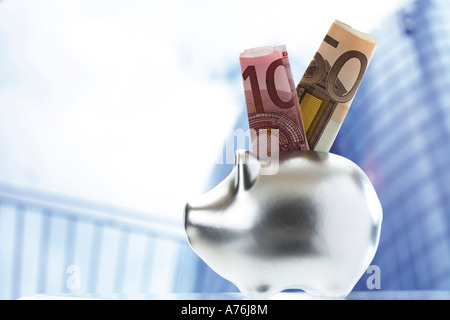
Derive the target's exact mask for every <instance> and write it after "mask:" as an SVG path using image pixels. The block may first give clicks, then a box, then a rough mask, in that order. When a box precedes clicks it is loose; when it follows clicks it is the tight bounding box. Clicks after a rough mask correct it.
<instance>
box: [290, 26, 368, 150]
mask: <svg viewBox="0 0 450 320" xmlns="http://www.w3.org/2000/svg"><path fill="white" fill-rule="evenodd" d="M376 43H377V38H375V37H373V36H371V35H368V34H365V33H363V32H360V31H357V30H355V29H353V28H351V27H350V26H348V25H346V24H344V23H342V22H340V21H337V20H336V21H334V23H333V24H332V25H331V28H330V30H329V31H328V33H327V35H326V36H325V38H324V39H323V42H322V44H321V45H320V47H319V50H317V52H316V54H315V56H314V59H313V60H312V61H311V63H310V65H309V67H308V69H307V70H306V72H305V74H304V76H303V78H302V79H301V80H300V83H299V84H298V86H297V95H298V98H299V101H300V109H301V112H302V119H303V125H304V127H305V131H306V137H307V140H308V143H309V147H310V148H311V150H315V151H324V152H328V151H329V150H330V148H331V146H332V144H333V142H334V140H335V138H336V136H337V134H338V132H339V129H340V128H341V125H342V123H343V121H344V119H345V116H346V114H347V112H348V110H349V108H350V105H351V103H352V101H353V98H354V96H355V94H356V91H357V90H358V88H359V85H360V83H361V80H362V78H363V76H364V74H365V72H366V69H367V66H368V65H369V62H370V60H371V59H372V55H373V53H374V50H375V47H376Z"/></svg>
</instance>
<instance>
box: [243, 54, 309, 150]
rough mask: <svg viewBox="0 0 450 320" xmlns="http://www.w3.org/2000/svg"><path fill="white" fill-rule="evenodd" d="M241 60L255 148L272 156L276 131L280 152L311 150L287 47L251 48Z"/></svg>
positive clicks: (277, 145)
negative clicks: (304, 127)
mask: <svg viewBox="0 0 450 320" xmlns="http://www.w3.org/2000/svg"><path fill="white" fill-rule="evenodd" d="M239 60H240V63H241V71H242V78H243V81H244V92H245V100H246V102H247V113H248V122H249V127H250V133H251V140H252V146H253V151H254V152H255V153H257V154H258V155H260V154H267V155H270V153H271V151H272V150H271V146H272V145H273V141H274V134H276V135H277V136H276V137H275V141H276V144H275V146H276V147H277V148H278V151H289V150H309V147H308V142H307V141H306V134H305V130H304V129H303V122H302V115H301V111H300V105H299V101H298V97H297V94H296V90H295V82H294V79H293V77H292V71H291V68H290V64H289V58H288V54H287V51H286V47H285V46H277V47H272V46H268V47H258V48H253V49H248V50H245V51H244V52H242V53H241V54H240V58H239ZM262 149H264V150H262ZM266 149H267V150H266Z"/></svg>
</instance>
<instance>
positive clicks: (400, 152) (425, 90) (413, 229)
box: [208, 0, 450, 290]
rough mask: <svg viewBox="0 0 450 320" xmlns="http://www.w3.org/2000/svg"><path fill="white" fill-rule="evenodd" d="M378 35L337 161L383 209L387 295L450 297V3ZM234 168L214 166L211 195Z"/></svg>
mask: <svg viewBox="0 0 450 320" xmlns="http://www.w3.org/2000/svg"><path fill="white" fill-rule="evenodd" d="M371 34H373V35H375V36H377V38H378V46H377V49H376V51H375V54H374V57H373V59H372V61H371V64H370V65H369V67H368V70H367V72H366V74H365V77H364V79H363V81H362V83H361V86H360V88H359V90H358V92H357V93H356V96H355V99H354V101H353V103H352V106H351V107H350V110H349V112H348V114H347V117H346V119H345V121H344V123H343V126H342V128H341V130H340V132H339V134H338V136H337V139H336V141H335V143H334V145H333V147H332V149H331V150H330V152H332V153H336V154H340V155H342V156H344V157H346V158H348V159H350V160H352V161H354V162H355V163H356V164H357V165H359V166H360V167H361V168H362V169H363V170H364V171H365V173H366V174H367V176H368V177H369V178H370V179H371V181H372V183H373V185H374V187H375V189H376V191H377V193H378V196H379V198H380V201H381V203H382V206H383V215H384V216H383V225H382V229H381V239H380V244H379V247H378V251H377V254H376V256H375V258H374V260H373V262H372V264H374V265H377V266H378V267H379V271H380V275H381V278H380V279H381V283H380V285H381V290H383V289H386V290H443V289H446V290H448V289H450V2H449V1H447V0H418V1H413V2H410V3H408V4H407V5H405V6H404V7H403V8H402V9H401V10H399V11H398V12H397V13H396V14H395V15H393V16H391V17H389V18H388V19H387V20H386V21H384V23H383V24H382V27H381V29H380V30H378V31H375V32H371ZM236 128H240V129H244V130H246V129H247V128H248V123H247V115H246V113H243V114H242V115H241V117H240V118H239V120H238V122H237V124H236ZM232 139H234V137H230V140H231V142H232ZM229 145H232V143H229ZM227 152H229V151H227ZM231 169H232V165H231V164H222V165H217V166H216V170H215V172H214V173H213V175H212V179H211V181H210V184H209V186H208V188H211V187H213V186H214V185H215V184H217V183H218V182H220V181H221V180H222V179H223V178H224V177H226V176H227V174H228V173H229V172H230V170H231ZM377 270H378V269H377ZM369 276H370V273H367V274H365V275H363V276H362V278H361V279H360V281H359V282H358V284H357V285H356V287H355V290H368V287H367V283H366V282H367V280H368V279H369ZM213 278H214V277H213ZM213 278H212V279H213ZM212 279H211V280H212ZM219 282H220V281H219ZM229 288H230V287H228V289H229Z"/></svg>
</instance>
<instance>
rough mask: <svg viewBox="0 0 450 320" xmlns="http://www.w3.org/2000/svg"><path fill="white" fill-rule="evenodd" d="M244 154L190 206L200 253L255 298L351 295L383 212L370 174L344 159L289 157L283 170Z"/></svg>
mask: <svg viewBox="0 0 450 320" xmlns="http://www.w3.org/2000/svg"><path fill="white" fill-rule="evenodd" d="M263 166H265V164H262V163H260V162H259V161H258V160H257V159H256V157H255V156H254V155H253V154H252V153H250V152H248V151H242V150H238V151H237V152H236V160H235V166H234V169H233V171H232V172H231V173H230V175H229V176H228V177H227V178H226V179H224V180H223V181H222V182H221V183H220V184H219V185H218V186H216V187H215V188H214V189H212V190H211V191H209V192H208V193H206V194H204V195H202V196H200V197H199V198H197V199H195V200H193V201H191V202H189V203H188V204H186V207H185V229H186V233H187V236H188V240H189V243H190V244H191V246H192V248H193V249H194V251H195V252H196V253H197V254H198V255H199V256H200V257H201V258H202V259H203V260H204V261H205V262H206V263H207V264H208V265H209V266H210V267H211V268H212V269H213V270H214V271H216V272H217V273H218V274H220V275H221V276H223V277H224V278H226V279H228V280H230V281H231V282H233V283H234V284H235V285H236V286H238V288H239V289H240V290H241V291H242V292H243V293H245V294H247V295H249V296H250V297H258V298H259V297H262V298H264V297H270V296H272V295H274V294H276V293H278V292H280V291H282V290H284V289H287V288H299V289H303V290H305V291H307V292H308V293H311V294H317V295H320V296H326V297H344V296H346V295H348V293H349V292H350V291H351V290H352V289H353V287H354V285H355V284H356V282H357V281H358V280H359V278H360V277H361V276H362V274H363V273H364V271H365V270H366V269H367V267H368V266H369V264H370V262H371V261H372V259H373V257H374V255H375V252H376V249H377V246H378V242H379V237H380V230H381V221H382V208H381V205H380V202H379V200H378V197H377V195H376V192H375V190H374V188H373V186H372V184H371V183H370V181H369V179H368V178H367V176H366V175H365V174H364V172H363V171H362V170H361V169H360V168H359V167H358V166H356V165H355V164H354V163H353V162H351V161H350V160H348V159H345V158H343V157H340V156H337V155H334V154H330V153H321V152H313V151H307V152H302V151H293V152H282V153H280V158H279V170H278V172H277V173H276V174H273V175H263V174H261V169H262V168H263Z"/></svg>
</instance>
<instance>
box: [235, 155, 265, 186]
mask: <svg viewBox="0 0 450 320" xmlns="http://www.w3.org/2000/svg"><path fill="white" fill-rule="evenodd" d="M234 172H235V175H236V179H235V183H236V185H235V187H236V189H237V190H243V191H244V190H248V189H250V188H251V187H252V186H253V184H254V183H255V181H256V179H258V177H259V175H260V174H261V162H260V161H259V160H258V158H257V157H256V156H255V155H254V154H253V153H251V152H249V151H247V150H237V151H236V153H235V157H234Z"/></svg>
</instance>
